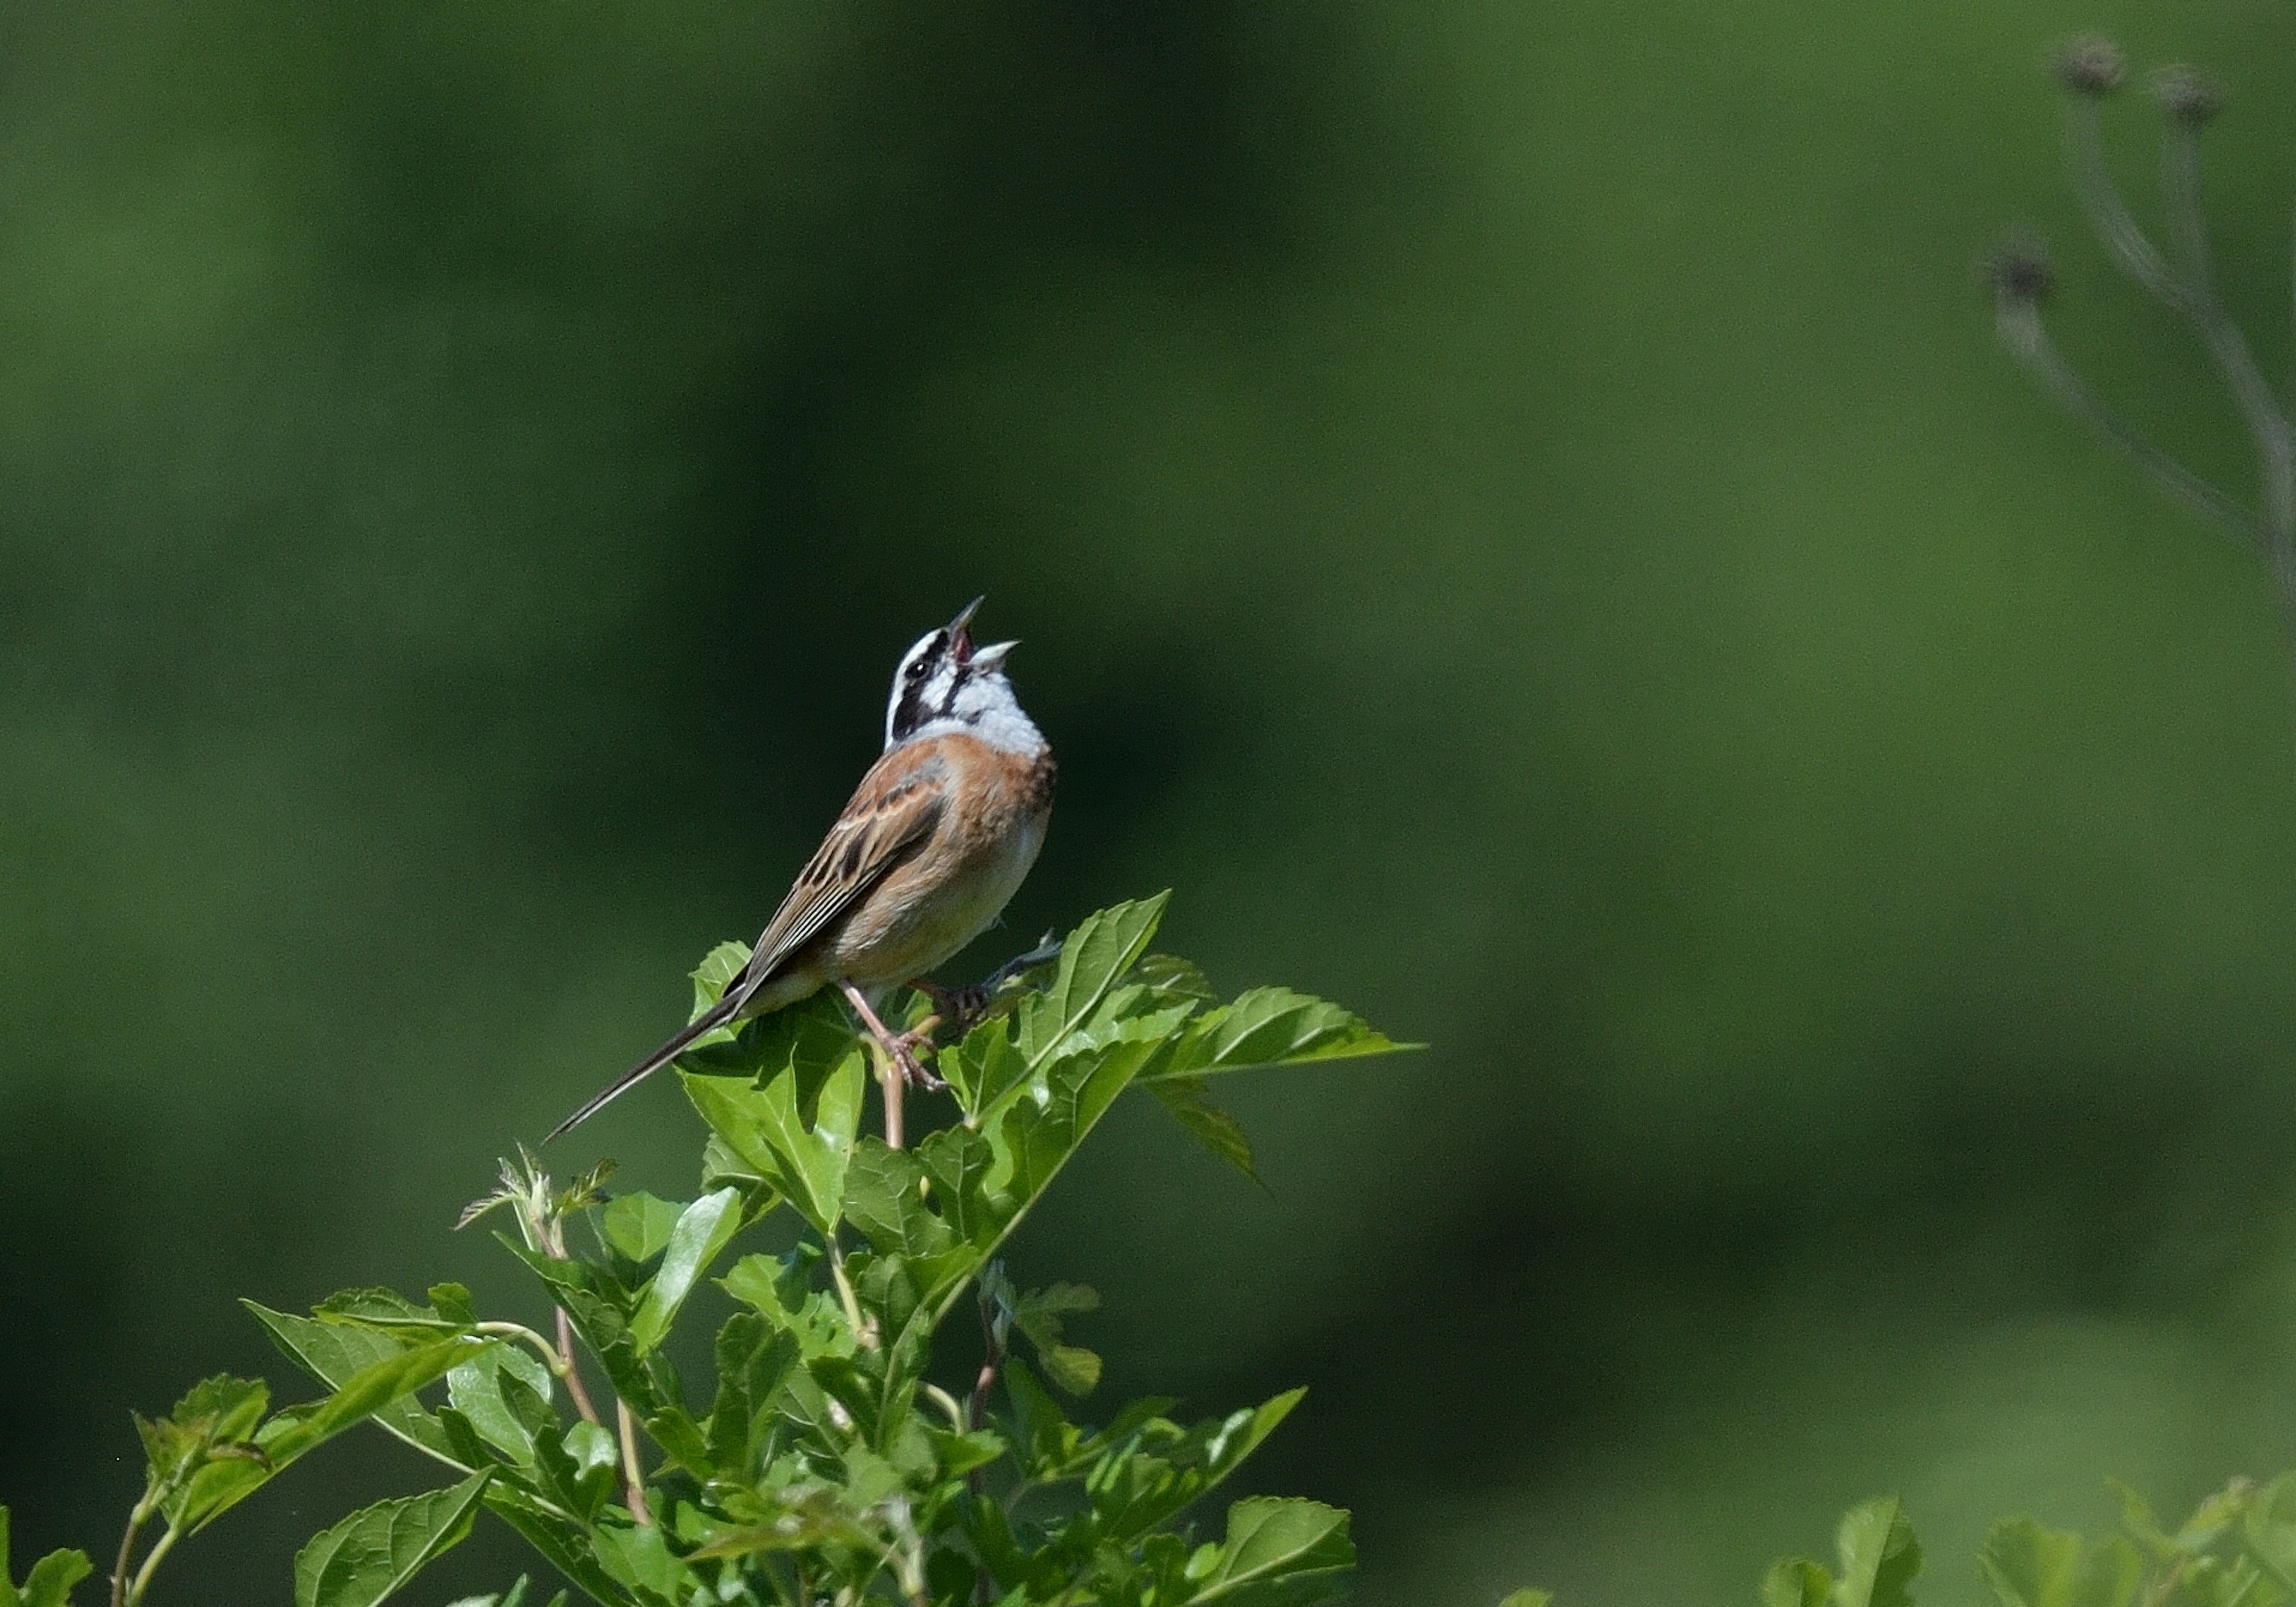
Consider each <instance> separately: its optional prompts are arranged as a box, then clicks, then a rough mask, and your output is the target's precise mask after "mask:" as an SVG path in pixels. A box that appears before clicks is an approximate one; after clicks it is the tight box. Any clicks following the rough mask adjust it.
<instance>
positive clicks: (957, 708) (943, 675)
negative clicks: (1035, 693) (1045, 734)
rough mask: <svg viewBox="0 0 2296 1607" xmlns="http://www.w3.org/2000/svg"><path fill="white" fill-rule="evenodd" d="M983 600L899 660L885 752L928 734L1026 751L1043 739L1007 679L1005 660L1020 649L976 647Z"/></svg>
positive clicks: (995, 644) (919, 641) (889, 704)
mask: <svg viewBox="0 0 2296 1607" xmlns="http://www.w3.org/2000/svg"><path fill="white" fill-rule="evenodd" d="M984 601H986V599H984V598H980V597H975V598H974V599H973V600H972V602H970V603H966V604H965V605H964V608H963V609H962V610H960V611H958V613H957V616H956V618H955V619H951V620H950V621H949V622H948V623H947V625H944V626H942V627H940V628H939V630H929V631H927V632H926V633H925V634H924V635H922V636H919V637H918V638H917V641H916V645H915V646H914V647H912V648H910V649H909V651H908V652H906V653H904V654H902V655H901V667H900V668H899V669H898V670H896V671H894V673H893V695H892V697H891V699H890V701H888V702H887V703H886V705H885V746H886V747H887V748H889V749H890V748H895V747H898V746H899V745H900V744H901V743H903V742H907V741H908V740H909V739H910V738H912V737H914V736H918V735H920V734H925V733H926V732H927V731H928V730H929V728H932V727H939V728H940V729H943V730H969V731H971V732H972V734H975V735H977V736H979V737H980V738H981V739H982V740H983V741H986V742H996V743H997V744H998V745H1000V746H1017V747H1026V746H1030V745H1035V744H1041V743H1042V742H1043V741H1044V739H1043V738H1042V737H1041V736H1039V735H1037V728H1036V726H1033V725H1031V724H1029V717H1028V716H1027V715H1025V714H1023V713H1021V701H1020V700H1019V699H1018V698H1017V697H1015V696H1014V695H1013V683H1012V682H1010V681H1008V680H1006V679H1005V655H1007V654H1008V653H1010V652H1012V651H1013V649H1014V648H1015V647H1018V646H1019V645H1020V644H1019V643H1018V642H993V643H991V644H989V645H988V646H987V647H975V646H974V645H973V644H972V616H973V613H974V612H975V611H977V610H978V609H979V608H980V605H981V603H983V602H984Z"/></svg>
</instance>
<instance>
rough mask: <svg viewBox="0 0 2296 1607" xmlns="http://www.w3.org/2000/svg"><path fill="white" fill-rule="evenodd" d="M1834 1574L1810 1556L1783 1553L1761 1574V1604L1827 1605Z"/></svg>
mask: <svg viewBox="0 0 2296 1607" xmlns="http://www.w3.org/2000/svg"><path fill="white" fill-rule="evenodd" d="M1831 1595H1833V1575H1832V1574H1830V1573H1828V1572H1826V1571H1825V1569H1823V1568H1821V1567H1819V1566H1818V1565H1817V1564H1816V1563H1815V1562H1811V1561H1810V1560H1809V1559H1808V1557H1780V1558H1779V1559H1778V1560H1777V1561H1776V1562H1773V1563H1771V1564H1770V1570H1769V1572H1768V1573H1767V1574H1765V1575H1763V1576H1762V1607H1825V1603H1826V1598H1827V1597H1829V1596H1831Z"/></svg>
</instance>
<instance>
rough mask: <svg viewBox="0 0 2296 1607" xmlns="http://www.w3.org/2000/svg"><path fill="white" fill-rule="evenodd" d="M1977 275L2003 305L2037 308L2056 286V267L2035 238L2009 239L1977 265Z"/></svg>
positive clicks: (2045, 249) (2044, 247)
mask: <svg viewBox="0 0 2296 1607" xmlns="http://www.w3.org/2000/svg"><path fill="white" fill-rule="evenodd" d="M1977 273H1978V277H1979V278H1980V279H1981V280H1983V281H1984V283H1985V284H1986V287H1987V288H1988V289H1989V290H1991V291H1992V292H1993V294H1994V298H1995V299H1996V300H1997V301H1999V302H2000V303H2002V304H2003V305H2004V306H2021V307H2038V306H2040V305H2041V303H2043V302H2044V301H2046V300H2047V299H2049V292H2050V291H2053V290H2054V289H2055V288H2056V284H2057V270H2056V269H2055V268H2054V267H2052V266H2049V253H2048V249H2047V248H2046V246H2044V245H2042V243H2041V242H2039V241H2038V240H2012V241H2009V242H2006V243H2005V244H2003V245H2002V246H2001V247H2000V248H1999V249H1997V250H1994V251H1992V252H1991V253H1989V255H1988V256H1987V257H1986V258H1984V259H1983V260H1982V261H1980V263H1979V264H1978V265H1977Z"/></svg>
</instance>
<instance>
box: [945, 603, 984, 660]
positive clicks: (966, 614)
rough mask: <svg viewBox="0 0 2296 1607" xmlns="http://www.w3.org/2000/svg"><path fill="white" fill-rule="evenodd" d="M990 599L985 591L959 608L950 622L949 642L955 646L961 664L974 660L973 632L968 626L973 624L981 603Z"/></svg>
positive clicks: (957, 658)
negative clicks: (973, 618) (973, 617)
mask: <svg viewBox="0 0 2296 1607" xmlns="http://www.w3.org/2000/svg"><path fill="white" fill-rule="evenodd" d="M986 602H988V594H987V593H986V592H983V593H982V594H980V596H978V597H975V598H974V599H973V600H972V602H970V603H966V604H965V605H964V607H963V608H961V609H958V610H957V611H956V618H955V619H951V620H950V621H949V622H948V640H949V644H950V645H951V646H953V647H954V648H955V650H956V661H957V662H958V663H960V664H970V663H971V662H972V657H973V653H972V631H971V630H970V629H969V628H968V627H970V626H971V625H972V616H973V615H975V614H977V613H979V612H980V605H981V604H982V603H986Z"/></svg>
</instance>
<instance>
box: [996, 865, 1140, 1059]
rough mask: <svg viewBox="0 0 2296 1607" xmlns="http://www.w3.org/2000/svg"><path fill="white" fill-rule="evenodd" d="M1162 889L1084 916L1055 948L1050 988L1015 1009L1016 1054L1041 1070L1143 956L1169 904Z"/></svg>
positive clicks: (1032, 996)
mask: <svg viewBox="0 0 2296 1607" xmlns="http://www.w3.org/2000/svg"><path fill="white" fill-rule="evenodd" d="M1171 898H1172V895H1171V893H1170V892H1169V890H1167V891H1164V892H1160V893H1158V894H1157V895H1156V896H1155V897H1154V898H1142V899H1138V900H1136V901H1134V902H1131V903H1126V904H1113V905H1111V906H1109V907H1108V908H1106V909H1103V910H1100V911H1098V912H1096V913H1095V914H1090V915H1087V916H1086V917H1085V918H1084V920H1083V921H1082V922H1079V923H1078V926H1077V929H1076V930H1075V931H1072V932H1070V934H1069V935H1068V939H1067V940H1066V941H1065V942H1063V943H1062V945H1061V961H1060V969H1059V971H1058V972H1055V973H1054V977H1053V980H1052V984H1051V986H1049V987H1047V988H1046V989H1045V991H1044V992H1043V993H1041V994H1034V995H1031V996H1029V997H1028V998H1027V999H1026V1000H1025V1001H1024V1002H1023V1003H1022V1005H1021V1012H1020V1014H1021V1033H1020V1045H1019V1046H1020V1048H1021V1053H1022V1054H1024V1055H1025V1056H1026V1057H1027V1058H1028V1060H1029V1063H1030V1064H1031V1065H1041V1064H1043V1063H1044V1062H1045V1060H1046V1057H1047V1056H1049V1055H1050V1054H1052V1053H1053V1051H1054V1049H1056V1048H1057V1047H1059V1045H1061V1043H1062V1040H1064V1039H1065V1038H1066V1037H1068V1035H1069V1034H1070V1033H1071V1032H1074V1031H1075V1030H1076V1029H1078V1028H1079V1027H1081V1026H1083V1025H1084V1024H1085V1022H1086V1021H1087V1020H1088V1019H1090V1017H1091V1015H1092V1013H1093V1012H1094V1011H1095V1010H1096V1009H1098V1008H1099V1006H1100V1001H1101V1000H1102V999H1103V997H1105V996H1107V993H1108V990H1109V989H1110V988H1112V987H1114V986H1115V985H1116V980H1117V979H1118V978H1119V977H1120V976H1122V975H1123V974H1124V973H1125V972H1127V971H1128V970H1129V969H1130V968H1131V966H1132V963H1133V962H1134V961H1136V960H1137V959H1138V958H1139V957H1140V956H1141V955H1143V954H1144V953H1145V952H1146V951H1147V948H1148V942H1149V939H1152V938H1153V937H1154V936H1155V935H1156V926H1157V923H1158V922H1160V921H1162V920H1163V918H1164V906H1166V905H1167V904H1169V903H1170V902H1171Z"/></svg>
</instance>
